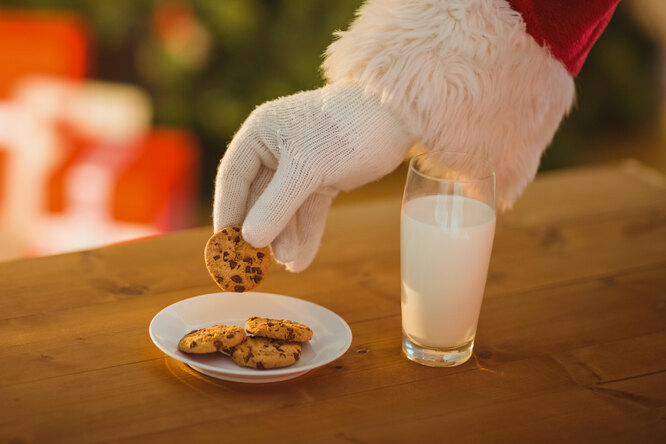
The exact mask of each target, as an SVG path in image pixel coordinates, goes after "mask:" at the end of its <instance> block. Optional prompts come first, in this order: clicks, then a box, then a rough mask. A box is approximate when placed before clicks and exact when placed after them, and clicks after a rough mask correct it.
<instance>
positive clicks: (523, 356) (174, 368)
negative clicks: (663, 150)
mask: <svg viewBox="0 0 666 444" xmlns="http://www.w3.org/2000/svg"><path fill="white" fill-rule="evenodd" d="M665 183H666V181H665V179H664V177H663V176H661V175H659V174H658V173H655V172H653V171H651V170H649V169H647V168H645V167H643V166H641V165H639V164H637V163H636V162H631V161H629V162H624V163H621V164H612V165H601V166H591V167H585V168H580V169H571V170H563V171H558V172H553V173H548V174H543V175H541V176H540V177H539V179H538V180H537V181H536V182H535V183H534V184H532V185H531V186H530V187H529V189H528V191H527V192H526V194H525V195H524V196H523V197H522V198H521V200H520V201H519V203H518V204H517V206H516V207H515V209H514V210H513V211H512V212H510V213H508V214H506V215H503V216H501V217H500V219H499V221H498V228H497V234H496V238H495V245H494V251H493V257H492V261H491V266H490V274H489V278H488V286H487V292H486V296H485V300H484V304H483V309H482V312H481V318H480V323H479V329H478V334H477V342H476V348H475V354H474V357H473V358H472V359H471V360H470V361H468V362H467V363H466V364H464V365H462V366H460V367H456V368H451V369H437V368H429V367H424V366H421V365H418V364H415V363H413V362H411V361H408V360H407V359H405V358H404V357H403V356H402V354H401V350H400V338H401V333H400V271H399V249H398V244H399V242H398V238H399V209H400V198H401V196H400V195H395V196H392V197H390V198H384V199H379V200H375V201H370V202H365V203H362V204H347V205H339V206H337V207H334V209H333V211H332V212H331V214H330V217H329V220H328V225H327V231H326V234H325V236H324V240H323V245H322V247H321V250H320V254H319V255H318V257H317V258H316V260H315V262H314V263H313V265H312V266H311V267H310V268H309V269H308V270H306V271H305V272H303V273H301V274H290V273H287V272H285V271H284V270H281V269H279V267H274V268H273V269H272V272H271V273H270V275H269V278H268V279H266V281H265V283H264V284H263V285H262V286H261V287H259V289H258V290H261V291H266V292H272V293H279V294H287V295H293V296H297V297H299V298H303V299H306V300H309V301H312V302H315V303H317V304H320V305H323V306H324V307H327V308H329V309H331V310H333V311H335V312H336V313H338V314H339V315H340V316H342V317H343V318H344V319H345V320H346V321H347V322H348V323H349V325H350V326H351V329H352V331H353V335H354V339H353V342H352V345H351V348H350V349H349V350H348V352H347V353H346V354H345V355H343V356H342V357H341V358H339V359H338V360H337V361H335V362H333V363H331V364H328V365H326V366H324V367H322V368H319V369H317V370H315V371H312V372H310V373H308V374H307V375H305V376H303V377H301V378H298V379H295V380H292V381H287V382H281V383H272V384H240V383H231V382H224V381H220V380H215V379H211V378H209V377H206V376H203V375H200V374H198V373H196V372H194V371H193V370H191V369H190V368H189V367H187V366H185V365H183V364H181V363H180V362H179V361H176V360H174V359H171V358H168V357H165V355H164V354H163V353H162V352H160V351H159V350H158V349H157V348H156V347H155V346H154V345H153V344H152V343H151V341H150V339H149V336H148V324H149V322H150V320H151V318H152V317H153V316H154V315H155V314H156V313H157V312H158V311H160V310H161V309H162V308H164V307H166V306H167V305H169V304H172V303H174V302H176V301H179V300H181V299H184V298H188V297H192V296H196V295H200V294H205V293H211V292H215V291H217V289H216V287H215V285H214V284H213V282H212V280H211V279H210V278H209V276H208V275H207V273H206V271H205V269H204V265H203V259H202V250H203V246H204V243H205V241H206V239H207V237H208V235H209V232H210V228H200V229H194V230H190V231H185V232H180V233H176V234H172V235H168V236H165V237H162V238H157V239H152V240H146V241H140V242H134V243H128V244H123V245H116V246H111V247H106V248H99V249H94V250H90V251H82V252H77V253H73V254H65V255H60V256H53V257H43V258H33V259H24V260H16V261H11V262H5V263H2V264H0V278H1V282H2V288H1V290H0V338H1V340H0V368H1V370H0V385H1V388H0V423H1V426H0V442H3V443H28V442H38V443H44V442H62V443H74V442H122V443H125V442H135V443H146V442H160V443H163V442H187V443H190V442H246V441H249V442H358V443H360V442H363V443H367V442H396V443H397V442H400V443H403V442H470V443H477V442H557V443H561V442H586V443H590V442H664V439H666V422H665V420H664V417H665V415H666V408H665V404H666V296H665V293H666V185H665Z"/></svg>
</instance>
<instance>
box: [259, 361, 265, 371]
mask: <svg viewBox="0 0 666 444" xmlns="http://www.w3.org/2000/svg"><path fill="white" fill-rule="evenodd" d="M257 368H258V369H259V370H263V369H264V364H262V363H261V362H257Z"/></svg>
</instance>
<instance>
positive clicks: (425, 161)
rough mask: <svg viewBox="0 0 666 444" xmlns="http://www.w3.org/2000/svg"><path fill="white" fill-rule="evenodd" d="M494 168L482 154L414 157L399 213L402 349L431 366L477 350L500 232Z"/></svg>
mask: <svg viewBox="0 0 666 444" xmlns="http://www.w3.org/2000/svg"><path fill="white" fill-rule="evenodd" d="M495 214H496V211H495V173H494V171H493V168H492V166H491V165H490V164H489V163H488V162H487V161H485V160H484V159H481V158H476V157H474V156H471V155H468V154H466V153H459V152H451V151H433V152H431V153H426V154H421V155H418V156H415V157H413V158H412V159H411V160H410V163H409V172H408V174H407V181H406V184H405V192H404V196H403V201H402V211H401V216H400V269H401V280H402V297H401V313H402V333H403V340H402V349H403V352H404V353H405V355H406V356H407V358H409V359H411V360H412V361H416V362H418V363H420V364H424V365H428V366H433V367H451V366H456V365H460V364H462V363H464V362H465V361H467V360H468V359H469V358H470V356H471V355H472V349H473V347H474V337H475V335H476V327H477V322H478V319H479V312H480V310H481V301H482V299H483V293H484V290H485V286H486V277H487V275H488V265H489V263H490V253H491V250H492V246H493V238H494V235H495Z"/></svg>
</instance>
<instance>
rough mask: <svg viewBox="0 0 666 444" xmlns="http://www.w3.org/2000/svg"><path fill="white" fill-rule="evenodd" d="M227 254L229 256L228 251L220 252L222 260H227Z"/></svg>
mask: <svg viewBox="0 0 666 444" xmlns="http://www.w3.org/2000/svg"><path fill="white" fill-rule="evenodd" d="M227 256H229V252H228V251H225V252H224V253H222V260H225V261H226V260H227Z"/></svg>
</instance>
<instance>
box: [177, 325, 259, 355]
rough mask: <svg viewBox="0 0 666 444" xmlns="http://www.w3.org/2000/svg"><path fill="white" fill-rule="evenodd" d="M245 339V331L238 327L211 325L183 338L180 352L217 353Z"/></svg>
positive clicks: (179, 344)
mask: <svg viewBox="0 0 666 444" xmlns="http://www.w3.org/2000/svg"><path fill="white" fill-rule="evenodd" d="M245 337H246V335H245V330H243V329H242V328H241V327H238V326H236V325H226V324H217V325H211V326H210V327H206V328H202V329H199V330H194V331H191V332H189V333H188V334H186V335H185V336H183V338H182V339H181V340H180V342H178V350H180V351H182V352H185V353H195V354H201V353H215V352H217V351H220V350H225V349H228V348H231V347H234V346H236V345H238V344H240V343H241V342H243V340H244V339H245Z"/></svg>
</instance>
